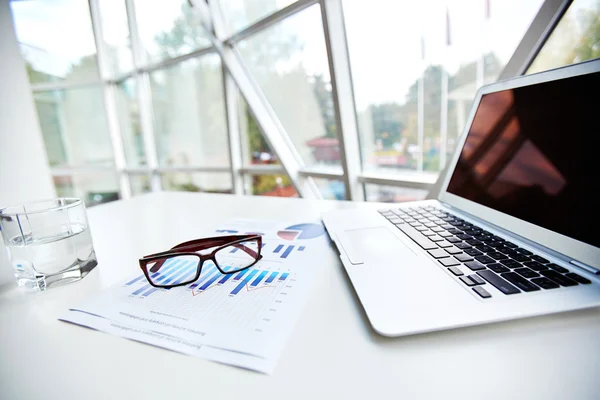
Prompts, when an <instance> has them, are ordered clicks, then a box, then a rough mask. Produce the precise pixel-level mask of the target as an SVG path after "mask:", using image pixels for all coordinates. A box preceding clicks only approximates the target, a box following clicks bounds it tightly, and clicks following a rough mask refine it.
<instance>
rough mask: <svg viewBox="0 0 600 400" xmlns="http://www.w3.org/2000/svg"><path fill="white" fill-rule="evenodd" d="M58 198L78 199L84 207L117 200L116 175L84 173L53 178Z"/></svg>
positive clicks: (117, 184)
mask: <svg viewBox="0 0 600 400" xmlns="http://www.w3.org/2000/svg"><path fill="white" fill-rule="evenodd" d="M53 179H54V187H55V188H56V194H57V196H59V197H79V198H82V199H83V200H84V201H85V204H86V206H88V207H89V206H94V205H96V204H101V203H106V202H109V201H114V200H119V196H120V195H119V183H118V182H117V175H116V174H115V173H110V172H85V173H77V174H73V175H70V176H54V177H53Z"/></svg>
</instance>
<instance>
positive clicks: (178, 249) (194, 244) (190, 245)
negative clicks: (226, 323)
mask: <svg viewBox="0 0 600 400" xmlns="http://www.w3.org/2000/svg"><path fill="white" fill-rule="evenodd" d="M248 240H256V241H257V243H258V252H255V251H254V250H252V249H250V248H248V247H246V246H243V245H241V244H240V243H243V242H246V241H248ZM236 244H237V245H238V246H236ZM215 246H219V247H217V248H216V249H214V250H213V251H211V252H210V253H209V254H198V253H197V252H198V251H200V250H205V249H210V248H211V247H215ZM229 246H234V247H237V248H239V249H240V250H242V251H245V252H246V253H248V254H249V255H250V256H252V257H253V258H254V259H255V260H254V262H253V263H252V264H250V265H248V266H247V267H244V268H241V269H237V270H235V271H229V272H227V271H224V270H222V269H221V267H220V266H219V263H218V262H217V260H216V258H215V254H216V253H217V252H218V251H219V250H222V249H224V248H225V247H229ZM261 249H262V236H260V235H232V236H215V237H209V238H202V239H195V240H189V241H187V242H183V243H179V244H178V245H177V246H174V247H172V248H171V249H170V250H167V251H163V252H160V253H154V254H150V255H147V256H144V257H142V258H140V259H139V263H140V268H141V269H142V271H143V272H144V275H145V276H146V279H147V280H148V283H150V285H152V286H154V287H157V288H171V287H177V286H184V285H188V284H190V283H192V282H194V281H195V280H197V279H198V278H199V277H200V273H201V272H202V265H203V264H204V262H205V261H207V260H211V261H212V262H213V263H214V264H215V266H216V267H217V269H218V270H219V272H221V273H222V274H224V275H229V274H235V273H238V272H240V271H243V270H245V269H248V268H250V267H251V266H253V265H254V264H256V263H257V262H258V261H259V260H260V259H261V258H262V255H261V254H260V251H261ZM182 255H189V256H195V257H198V260H199V261H198V266H197V272H196V275H195V276H194V278H193V279H191V280H189V281H186V282H182V283H178V284H176V285H157V284H154V283H153V282H152V280H151V279H150V274H151V273H156V272H158V269H157V270H155V271H149V270H148V263H151V262H153V261H156V260H160V261H158V262H156V263H154V265H153V266H152V267H151V268H150V269H152V268H155V267H158V268H160V267H161V266H162V265H163V264H164V262H165V261H166V260H167V259H169V258H170V257H176V256H182Z"/></svg>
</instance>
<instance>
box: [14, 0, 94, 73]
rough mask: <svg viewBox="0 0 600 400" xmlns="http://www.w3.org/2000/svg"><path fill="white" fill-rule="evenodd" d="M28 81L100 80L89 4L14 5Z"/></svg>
mask: <svg viewBox="0 0 600 400" xmlns="http://www.w3.org/2000/svg"><path fill="white" fill-rule="evenodd" d="M10 6H11V9H12V14H13V18H14V21H15V30H16V33H17V39H18V41H19V46H20V47H21V53H22V54H23V58H24V59H25V63H26V67H27V74H28V75H29V81H30V82H31V83H32V84H33V83H46V82H77V81H86V80H87V81H89V80H97V79H99V75H98V65H97V62H96V46H95V44H94V35H93V33H92V24H91V20H90V10H89V7H88V2H87V1H79V0H62V1H42V0H34V1H11V3H10Z"/></svg>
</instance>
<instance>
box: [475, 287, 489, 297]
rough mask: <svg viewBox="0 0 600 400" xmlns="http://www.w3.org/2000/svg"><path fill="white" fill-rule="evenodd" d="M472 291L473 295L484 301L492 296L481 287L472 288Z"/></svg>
mask: <svg viewBox="0 0 600 400" xmlns="http://www.w3.org/2000/svg"><path fill="white" fill-rule="evenodd" d="M473 291H474V292H475V293H477V294H478V295H479V296H481V297H483V298H484V299H489V298H490V297H492V295H491V294H490V293H489V292H488V291H487V290H485V289H484V288H482V287H481V286H475V287H473Z"/></svg>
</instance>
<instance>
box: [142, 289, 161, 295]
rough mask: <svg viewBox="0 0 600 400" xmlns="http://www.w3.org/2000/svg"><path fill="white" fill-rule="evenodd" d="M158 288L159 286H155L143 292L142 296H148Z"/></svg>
mask: <svg viewBox="0 0 600 400" xmlns="http://www.w3.org/2000/svg"><path fill="white" fill-rule="evenodd" d="M157 290H158V288H155V287H153V288H152V289H150V290H148V291H147V292H144V293H142V297H148V296H149V295H151V294H152V293H154V292H156V291H157Z"/></svg>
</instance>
